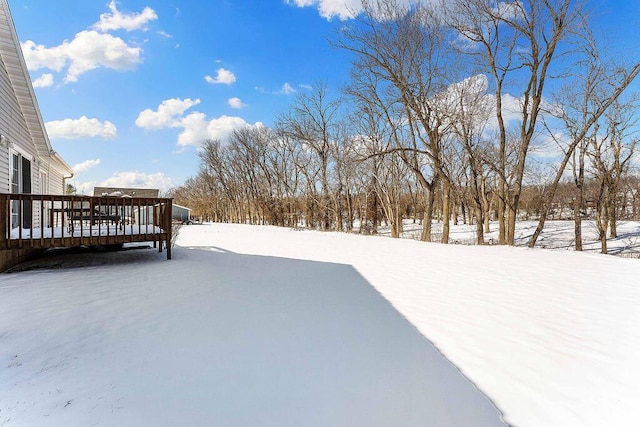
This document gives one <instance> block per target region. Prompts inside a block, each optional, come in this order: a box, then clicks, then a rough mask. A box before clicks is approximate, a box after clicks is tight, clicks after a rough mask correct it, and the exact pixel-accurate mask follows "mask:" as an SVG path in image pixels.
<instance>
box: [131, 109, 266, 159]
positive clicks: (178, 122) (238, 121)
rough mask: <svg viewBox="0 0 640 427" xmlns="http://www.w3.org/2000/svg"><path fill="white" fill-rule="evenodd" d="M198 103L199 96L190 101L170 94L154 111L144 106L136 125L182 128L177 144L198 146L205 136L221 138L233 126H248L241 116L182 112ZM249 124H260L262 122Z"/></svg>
mask: <svg viewBox="0 0 640 427" xmlns="http://www.w3.org/2000/svg"><path fill="white" fill-rule="evenodd" d="M199 103H200V100H199V99H196V100H195V101H192V100H191V99H185V100H182V99H178V98H173V99H168V100H166V101H162V103H161V104H160V105H159V106H158V109H157V111H153V110H150V109H147V110H144V111H143V112H141V113H140V115H139V116H138V119H137V120H136V125H137V126H138V127H141V128H145V129H162V128H182V132H181V133H180V134H179V135H178V141H177V145H178V146H180V147H187V146H194V147H199V146H201V145H202V143H203V142H204V141H205V140H207V139H220V140H223V141H224V140H225V139H227V137H228V136H229V134H230V133H231V132H232V131H233V130H234V129H237V128H241V127H244V126H249V124H248V123H247V122H246V121H245V120H244V119H243V118H241V117H234V116H224V115H223V116H220V117H217V118H213V119H211V118H207V116H206V115H205V114H204V113H201V112H198V111H194V112H191V113H189V114H187V115H185V114H184V113H185V112H186V110H187V109H189V108H191V107H192V106H194V105H197V104H199ZM252 126H262V123H259V122H258V123H255V124H254V125H252Z"/></svg>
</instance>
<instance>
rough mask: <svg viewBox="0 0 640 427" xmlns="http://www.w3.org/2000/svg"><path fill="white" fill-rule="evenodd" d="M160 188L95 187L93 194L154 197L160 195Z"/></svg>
mask: <svg viewBox="0 0 640 427" xmlns="http://www.w3.org/2000/svg"><path fill="white" fill-rule="evenodd" d="M159 193H160V191H159V190H157V189H153V188H122V187H94V189H93V195H94V196H97V197H102V196H114V197H133V198H139V199H145V198H146V199H154V198H157V197H158V194H159Z"/></svg>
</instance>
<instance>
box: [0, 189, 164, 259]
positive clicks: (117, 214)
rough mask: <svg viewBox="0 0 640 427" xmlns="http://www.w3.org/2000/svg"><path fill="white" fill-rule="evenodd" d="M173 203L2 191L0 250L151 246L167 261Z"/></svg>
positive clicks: (159, 199) (161, 199) (141, 199)
mask: <svg viewBox="0 0 640 427" xmlns="http://www.w3.org/2000/svg"><path fill="white" fill-rule="evenodd" d="M171 208H172V199H167V198H131V197H90V196H66V195H64V196H63V195H46V194H8V193H0V250H21V249H47V248H57V247H77V246H93V245H118V244H123V243H132V242H153V243H154V247H155V246H157V247H158V248H159V251H160V252H162V250H163V247H164V248H166V252H167V259H171V234H172V220H171Z"/></svg>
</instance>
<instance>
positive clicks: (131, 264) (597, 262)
mask: <svg viewBox="0 0 640 427" xmlns="http://www.w3.org/2000/svg"><path fill="white" fill-rule="evenodd" d="M628 226H629V227H630V230H631V231H629V232H627V233H626V234H625V235H626V237H625V238H632V237H634V236H636V237H637V235H638V234H640V233H638V232H637V231H638V230H637V227H638V225H637V224H633V223H629V224H628ZM633 227H635V228H633ZM634 230H635V231H634ZM523 233H526V231H523ZM558 233H561V231H558ZM621 234H623V233H621ZM548 236H549V235H547V237H548ZM548 238H549V237H548ZM624 244H626V243H624ZM628 244H629V245H632V246H633V245H636V243H635V240H634V241H633V242H631V243H628ZM177 245H178V247H176V248H175V249H174V253H173V258H174V259H173V260H172V261H165V260H164V258H163V255H162V254H158V253H157V252H156V251H154V250H132V251H127V252H114V253H101V254H97V255H90V254H83V255H73V256H69V257H68V258H64V257H60V258H57V259H56V261H52V262H53V263H54V264H55V263H59V264H58V265H56V266H57V267H59V268H57V269H53V270H33V271H23V272H19V273H13V274H3V275H0V426H5V425H6V426H31V425H44V426H53V425H56V426H57V425H65V426H68V425H78V426H85V425H132V426H133V425H154V426H155V425H220V426H249V425H251V426H253V425H256V426H258V425H259V426H299V425H305V426H308V425H317V426H353V425H367V426H389V425H397V426H450V425H451V426H471V425H473V426H476V425H479V426H499V425H506V423H509V424H512V425H515V426H603V425H632V424H634V423H636V422H637V420H638V419H640V407H638V405H637V402H638V401H640V369H638V364H639V362H638V361H640V310H638V306H639V304H640V261H639V260H637V259H622V258H617V257H612V256H602V255H597V254H593V253H574V252H571V251H566V250H565V251H560V250H555V251H551V250H529V249H524V248H512V247H477V246H461V245H448V246H447V245H439V244H425V243H422V242H417V241H414V240H410V239H403V240H398V239H387V238H381V237H363V236H356V235H348V234H338V233H319V232H311V231H294V230H287V229H279V228H273V227H256V226H242V225H230V224H206V225H192V226H186V227H183V228H182V230H181V232H180V235H179V236H178V241H177ZM562 245H564V246H570V242H565V243H561V244H560V246H562ZM614 246H615V245H614ZM614 246H611V247H614ZM502 417H504V421H502Z"/></svg>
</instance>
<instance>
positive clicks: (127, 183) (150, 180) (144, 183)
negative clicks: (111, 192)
mask: <svg viewBox="0 0 640 427" xmlns="http://www.w3.org/2000/svg"><path fill="white" fill-rule="evenodd" d="M73 185H74V186H75V187H76V191H77V193H78V194H87V195H92V194H93V189H94V187H124V188H157V189H158V190H160V191H167V190H169V189H170V188H171V187H173V182H172V181H171V178H169V177H168V176H166V175H165V174H164V173H162V172H158V173H152V174H149V173H144V172H139V171H128V172H116V173H114V174H113V175H112V176H110V177H109V178H107V179H105V180H104V181H96V180H92V181H82V182H73Z"/></svg>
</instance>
